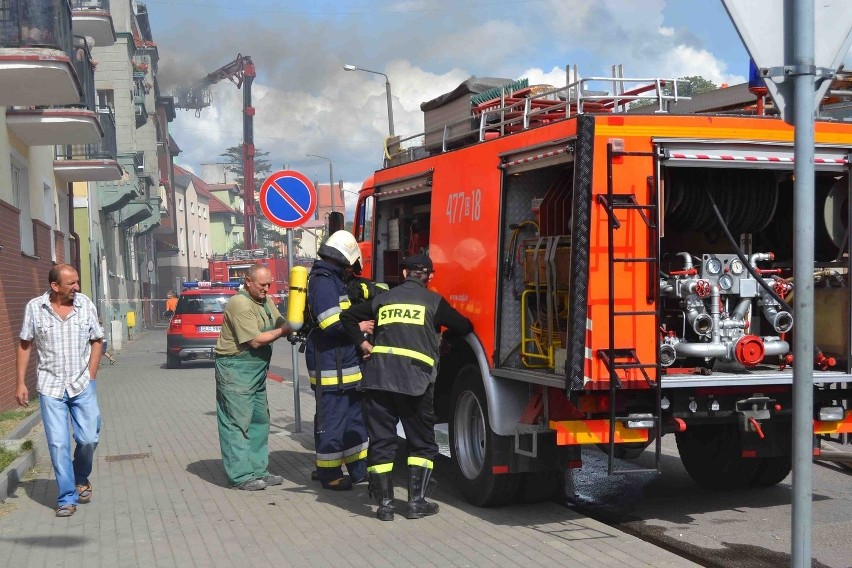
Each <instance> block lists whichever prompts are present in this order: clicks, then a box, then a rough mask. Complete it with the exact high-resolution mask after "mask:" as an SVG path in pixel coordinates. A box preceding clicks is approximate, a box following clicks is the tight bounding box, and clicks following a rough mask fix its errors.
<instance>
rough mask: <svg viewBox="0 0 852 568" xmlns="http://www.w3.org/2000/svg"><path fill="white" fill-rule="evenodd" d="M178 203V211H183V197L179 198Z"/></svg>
mask: <svg viewBox="0 0 852 568" xmlns="http://www.w3.org/2000/svg"><path fill="white" fill-rule="evenodd" d="M177 205H178V211H183V198H181V197H178V198H177ZM181 230H183V229H181Z"/></svg>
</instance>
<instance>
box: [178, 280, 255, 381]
mask: <svg viewBox="0 0 852 568" xmlns="http://www.w3.org/2000/svg"><path fill="white" fill-rule="evenodd" d="M238 288H239V282H184V283H183V290H182V291H181V294H180V297H179V298H178V303H177V309H175V313H174V315H173V316H172V319H171V321H170V322H169V330H168V332H167V335H166V367H167V368H169V369H177V368H178V367H180V365H181V363H182V362H183V361H189V360H193V359H213V348H214V347H215V346H216V340H217V339H218V338H219V331H221V329H222V319H223V318H224V313H225V304H227V303H228V300H230V299H231V296H233V295H234V294H236V293H237V289H238Z"/></svg>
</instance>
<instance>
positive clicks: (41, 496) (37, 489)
mask: <svg viewBox="0 0 852 568" xmlns="http://www.w3.org/2000/svg"><path fill="white" fill-rule="evenodd" d="M21 488H23V490H24V491H26V493H27V497H29V498H30V499H32V500H33V501H34V502H36V503H38V504H39V505H42V506H44V507H47V508H48V509H50V510H53V509H55V508H56V497H57V493H58V489H57V487H56V482H55V481H53V480H52V479H44V478H36V479H29V480H24V481H21V483H20V485H18V489H19V490H20V489H21Z"/></svg>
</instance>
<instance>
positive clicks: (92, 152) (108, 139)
mask: <svg viewBox="0 0 852 568" xmlns="http://www.w3.org/2000/svg"><path fill="white" fill-rule="evenodd" d="M97 113H98V122H100V124H101V129H102V130H103V131H104V137H103V138H101V141H100V142H96V143H94V144H72V145H70V146H57V147H56V159H57V160H66V159H71V160H115V159H116V156H117V154H118V146H117V145H116V140H115V116H114V115H113V112H112V109H109V108H98V110H97Z"/></svg>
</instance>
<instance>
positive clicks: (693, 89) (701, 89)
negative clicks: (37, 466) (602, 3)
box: [663, 75, 719, 97]
mask: <svg viewBox="0 0 852 568" xmlns="http://www.w3.org/2000/svg"><path fill="white" fill-rule="evenodd" d="M681 79H682V80H684V81H688V82H687V83H686V84H684V83H681V82H678V84H677V95H678V96H679V97H691V96H692V95H697V94H699V93H706V92H708V91H715V90H716V89H718V88H719V87H717V86H716V83H714V82H713V81H708V80H707V79H705V78H704V77H702V76H700V75H688V76H686V77H681ZM663 92H665V93H666V94H667V95H671V94H673V92H674V91H673V89H672V87H671V86H670V85H666V86H665V87H663Z"/></svg>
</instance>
